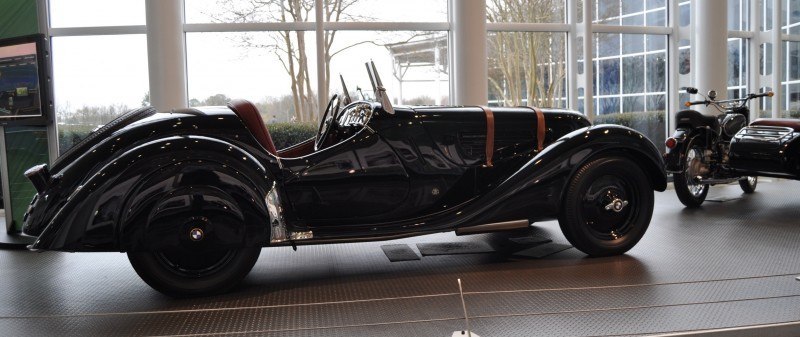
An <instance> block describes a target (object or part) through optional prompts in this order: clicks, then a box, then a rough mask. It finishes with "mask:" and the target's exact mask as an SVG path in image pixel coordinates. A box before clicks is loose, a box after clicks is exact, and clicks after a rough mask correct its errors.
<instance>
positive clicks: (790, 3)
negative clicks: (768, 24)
mask: <svg viewBox="0 0 800 337" xmlns="http://www.w3.org/2000/svg"><path fill="white" fill-rule="evenodd" d="M781 13H783V15H782V16H783V17H782V18H781V27H782V28H783V33H784V34H795V35H796V34H800V1H798V0H783V1H781Z"/></svg>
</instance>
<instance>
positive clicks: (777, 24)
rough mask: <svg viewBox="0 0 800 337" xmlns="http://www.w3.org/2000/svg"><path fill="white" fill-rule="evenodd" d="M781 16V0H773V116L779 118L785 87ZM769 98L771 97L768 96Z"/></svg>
mask: <svg viewBox="0 0 800 337" xmlns="http://www.w3.org/2000/svg"><path fill="white" fill-rule="evenodd" d="M782 21H783V20H782V18H781V0H772V34H770V38H771V40H772V41H771V42H772V92H774V93H775V96H774V97H773V98H772V118H779V117H780V116H781V106H782V105H783V104H781V103H783V100H784V98H783V87H782V86H781V75H782V74H781V68H782V67H781V61H782V60H783V58H782V57H781V54H782V53H783V40H782V39H783V36H782V34H781V32H782V31H783V29H782V28H783V27H782V26H781V24H782ZM768 99H769V98H768Z"/></svg>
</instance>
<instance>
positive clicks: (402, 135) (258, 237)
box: [24, 88, 666, 296]
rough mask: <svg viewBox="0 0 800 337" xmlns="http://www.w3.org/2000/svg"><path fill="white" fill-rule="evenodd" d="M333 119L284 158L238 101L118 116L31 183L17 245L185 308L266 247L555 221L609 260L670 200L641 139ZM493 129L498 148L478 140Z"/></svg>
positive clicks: (509, 114)
mask: <svg viewBox="0 0 800 337" xmlns="http://www.w3.org/2000/svg"><path fill="white" fill-rule="evenodd" d="M379 90H380V88H378V91H379ZM342 105H344V104H342ZM338 106H339V103H334V102H332V105H329V110H330V111H328V112H329V116H331V118H327V119H325V120H324V121H323V122H324V123H326V124H323V129H327V128H328V127H329V125H334V126H333V127H331V128H332V129H335V130H333V132H330V133H329V134H328V135H327V136H325V137H322V139H321V140H320V139H317V140H318V142H316V143H317V144H318V145H319V146H318V147H319V148H318V149H315V146H314V145H315V139H309V140H308V141H306V142H303V143H301V144H298V145H295V146H293V147H290V148H288V149H284V150H281V151H274V149H269V147H270V145H271V141H267V140H264V138H263V136H261V137H262V138H261V139H259V134H261V132H263V130H261V128H266V127H265V126H264V124H263V123H261V124H260V125H258V123H255V122H253V121H252V118H253V114H252V111H250V114H249V115H248V111H246V110H248V109H254V107H253V106H252V105H248V103H247V102H241V101H237V102H233V103H232V104H231V105H230V107H204V108H192V109H182V110H174V111H166V112H156V111H155V110H154V109H152V108H142V109H138V110H135V111H132V112H129V113H127V114H125V115H124V116H121V117H120V118H118V119H117V120H115V121H113V122H111V123H109V124H107V125H105V126H103V127H102V128H100V129H99V130H96V131H95V132H94V133H92V134H91V135H90V136H88V137H87V138H86V139H85V140H83V141H82V142H81V143H80V144H78V145H76V146H75V147H74V148H72V149H71V150H70V151H69V152H67V153H66V154H64V155H63V156H61V157H60V158H59V159H58V160H57V161H56V162H55V163H54V164H53V165H52V167H51V168H48V166H47V165H40V166H37V167H34V168H32V169H30V170H29V171H28V172H27V173H26V174H27V175H28V177H29V178H30V179H31V180H32V181H33V182H34V185H35V186H36V187H37V190H38V194H37V196H36V197H34V200H33V201H32V202H31V206H30V208H29V210H28V212H27V213H26V215H25V223H24V233H26V234H27V235H31V236H36V237H37V240H36V241H35V243H34V244H33V245H32V246H31V248H32V249H34V250H59V251H72V252H85V251H119V252H128V254H129V257H130V259H131V262H132V263H133V265H134V267H135V268H136V270H137V272H139V274H140V275H141V276H142V277H143V278H144V279H145V281H147V282H148V283H149V284H150V285H152V286H153V287H154V288H156V289H158V290H160V291H162V292H165V293H168V294H172V295H178V296H183V295H197V294H205V293H209V292H215V291H220V290H224V289H228V288H229V287H230V286H231V285H232V284H235V283H236V281H238V280H239V279H241V278H242V277H243V276H244V275H245V274H246V273H247V271H249V269H250V268H251V267H252V264H253V263H254V262H255V257H257V256H258V251H259V250H260V248H261V247H264V246H274V245H303V244H319V243H331V242H354V241H361V240H382V239H393V238H400V237H407V236H413V235H421V234H426V233H434V232H443V231H456V232H457V233H459V234H469V233H475V232H486V231H493V230H502V229H510V228H519V227H526V226H528V225H529V224H530V222H531V221H542V220H552V219H559V220H560V221H561V225H562V229H564V230H565V235H566V236H567V238H568V239H570V241H571V242H573V244H575V246H576V247H577V248H579V249H581V250H583V251H585V252H587V253H589V254H590V255H611V254H621V253H623V252H625V251H627V250H628V249H630V248H631V247H633V245H634V244H635V243H636V241H638V240H639V238H640V237H641V235H643V234H644V230H645V229H646V227H647V224H648V223H649V220H650V216H651V214H652V208H653V201H652V198H653V197H652V194H653V190H658V191H663V190H664V189H665V187H666V176H665V173H664V170H663V162H662V159H661V157H660V155H659V152H658V151H657V150H656V148H655V146H654V145H653V144H652V143H651V142H650V141H648V140H647V139H646V138H645V137H644V136H642V135H641V134H640V133H638V132H636V131H634V130H632V129H629V128H626V127H621V126H615V125H598V126H590V123H589V122H588V121H587V119H586V118H585V117H584V116H583V115H581V114H578V113H575V112H570V111H564V110H552V109H551V110H544V111H543V112H541V113H537V111H535V110H534V109H531V108H527V107H519V108H492V109H488V108H485V107H404V106H398V107H388V108H386V107H385V104H382V103H381V102H379V100H378V101H358V102H353V103H350V104H348V105H346V106H344V107H343V108H342V110H341V112H340V113H336V110H337V109H336V108H337V107H338ZM486 110H489V112H487V111H486ZM489 114H491V115H492V116H491V117H492V118H493V120H492V121H489V120H488V119H487V118H489ZM255 116H258V113H257V111H256V112H255ZM540 118H542V119H540ZM258 120H260V119H258ZM541 121H543V122H544V124H541ZM489 124H494V130H496V134H495V135H494V136H493V137H491V138H492V139H490V140H487V134H489V135H490V136H491V134H490V132H491V131H489V129H488V126H490V125H489ZM494 130H492V131H494ZM542 132H543V134H544V137H543V139H542V140H541V143H542V144H541V145H542V147H543V148H542V149H539V140H538V139H537V137H538V135H539V134H542ZM267 137H268V134H267ZM318 138H319V135H318ZM491 140H493V143H494V146H493V147H492V149H491V150H490V153H488V154H489V158H487V151H486V149H487V141H491ZM273 151H274V153H271V152H273ZM487 159H490V160H488V161H487ZM615 165H616V166H615ZM620 166H622V169H621V171H620V169H619V167H620ZM628 170H634V171H635V172H633V173H632V174H631V173H629V172H628ZM603 172H606V173H603ZM615 172H617V173H615ZM601 173H603V174H605V175H602V174H601ZM592 174H595V176H592ZM597 174H601V175H599V176H597ZM615 175H618V176H635V179H633V180H631V178H630V177H616V176H615ZM615 177H616V178H615ZM615 179H616V180H615ZM637 179H638V180H637ZM597 181H600V183H598V182H597ZM581 184H583V185H581ZM598 184H600V185H598ZM584 185H585V186H584ZM601 188H605V190H602V191H596V190H597V189H601ZM601 194H602V195H601ZM615 196H616V197H615ZM629 204H630V206H628V205H629ZM626 206H627V207H626ZM603 207H604V208H603ZM590 208H591V209H590ZM595 208H597V209H595ZM590 213H591V214H593V215H586V214H590ZM606 213H608V214H606ZM576 216H577V217H578V218H575V217H576ZM587 216H590V217H596V218H597V219H602V220H603V221H606V222H608V223H609V224H610V225H608V226H607V227H608V228H605V229H603V228H599V229H590V228H589V227H592V226H593V221H596V222H600V220H596V219H595V220H591V219H589V220H586V217H587ZM581 217H583V218H581ZM565 223H566V224H565ZM617 223H619V224H617ZM583 227H586V228H583ZM615 231H616V232H615ZM244 251H247V253H244ZM254 256H255V257H254ZM242 261H243V262H242ZM230 265H234V266H232V267H231V266H230ZM248 265H249V266H248ZM165 270H167V271H165ZM162 274H163V275H162ZM220 274H224V275H226V276H225V277H222V276H219V275H220ZM217 278H219V279H217ZM207 279H213V282H212V281H208V282H207V283H202V282H201V281H203V280H207ZM187 280H195V281H196V282H200V283H201V284H197V285H195V284H190V283H189V281H187ZM197 280H201V281H197ZM214 282H216V283H214ZM212 283H213V284H212Z"/></svg>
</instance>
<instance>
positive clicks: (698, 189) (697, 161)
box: [685, 149, 705, 197]
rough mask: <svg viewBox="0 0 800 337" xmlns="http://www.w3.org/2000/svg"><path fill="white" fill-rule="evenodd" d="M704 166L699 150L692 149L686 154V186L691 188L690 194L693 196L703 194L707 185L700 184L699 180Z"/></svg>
mask: <svg viewBox="0 0 800 337" xmlns="http://www.w3.org/2000/svg"><path fill="white" fill-rule="evenodd" d="M702 165H703V162H702V155H701V154H700V151H698V150H697V149H690V150H689V151H688V152H687V153H686V174H685V176H686V185H687V187H688V188H689V193H691V194H692V195H693V196H695V197H697V196H699V195H701V194H703V190H704V189H705V185H703V184H698V183H697V180H696V179H697V178H698V177H699V175H700V174H699V173H700V172H699V171H701V168H700V167H701V166H702Z"/></svg>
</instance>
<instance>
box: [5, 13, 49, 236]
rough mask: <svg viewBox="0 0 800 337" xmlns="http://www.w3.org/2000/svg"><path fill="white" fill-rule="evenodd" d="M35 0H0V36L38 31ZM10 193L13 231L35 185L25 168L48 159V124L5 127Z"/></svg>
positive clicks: (21, 34) (16, 227)
mask: <svg viewBox="0 0 800 337" xmlns="http://www.w3.org/2000/svg"><path fill="white" fill-rule="evenodd" d="M36 6H37V5H36V1H35V0H0V39H4V38H10V37H16V36H24V35H32V34H37V33H39V19H38V11H37V7H36ZM2 136H3V137H5V141H6V158H5V159H6V163H0V164H4V165H6V166H7V168H8V177H3V178H7V180H6V181H8V189H9V194H10V195H8V196H4V197H3V204H4V205H3V206H4V207H6V209H9V208H10V209H11V214H12V216H13V217H14V218H13V219H6V223H7V224H8V225H10V227H9V230H10V231H12V232H15V231H19V230H20V229H21V227H22V217H23V216H24V215H25V211H26V209H27V207H28V204H29V203H30V201H31V198H32V197H33V195H34V194H35V193H36V189H34V188H33V185H32V184H31V183H30V182H29V181H28V179H27V178H25V176H24V174H23V173H24V172H25V170H27V169H28V168H29V167H31V166H34V165H36V164H41V163H48V162H49V158H48V149H47V127H46V126H44V125H42V126H24V127H14V126H7V127H5V135H2Z"/></svg>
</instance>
